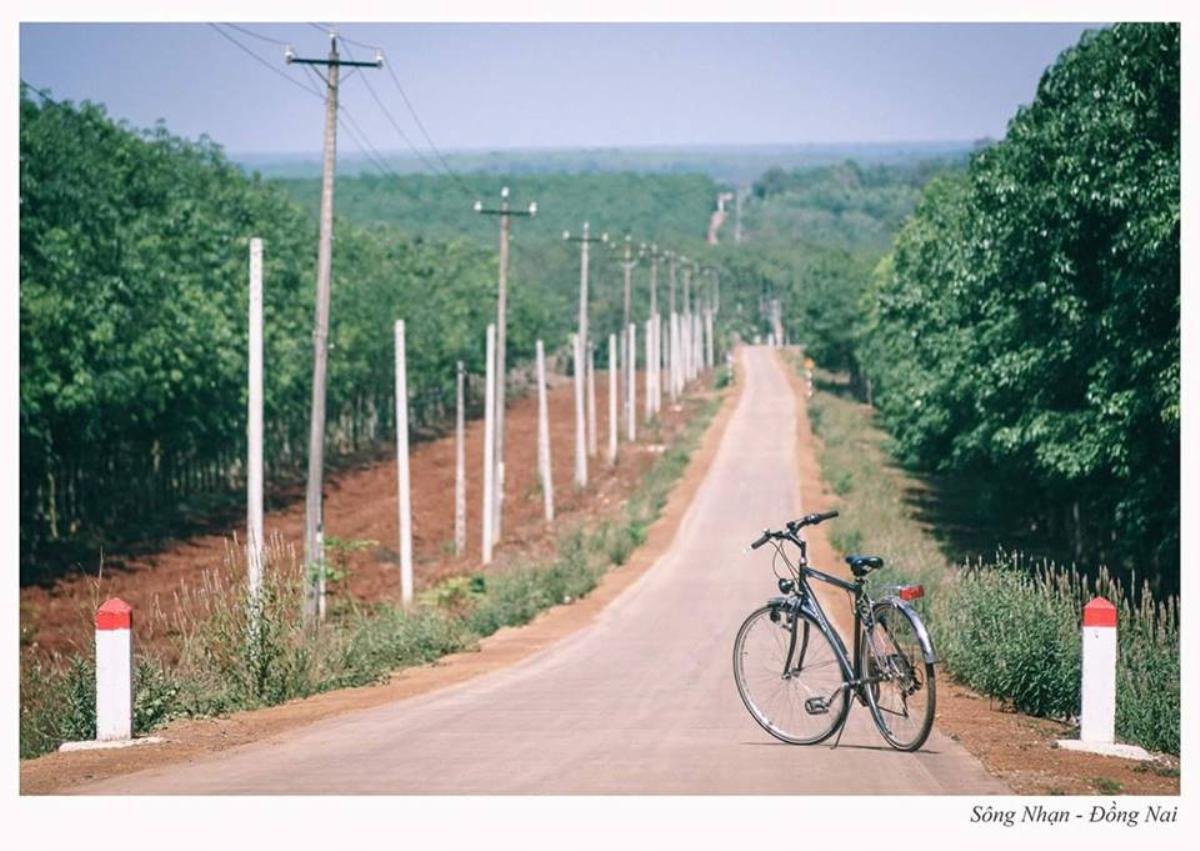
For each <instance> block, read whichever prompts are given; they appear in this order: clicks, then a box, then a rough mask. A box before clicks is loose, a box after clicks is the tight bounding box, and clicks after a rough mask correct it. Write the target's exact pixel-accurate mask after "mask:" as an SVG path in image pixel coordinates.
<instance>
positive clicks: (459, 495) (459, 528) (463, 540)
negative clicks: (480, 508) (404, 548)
mask: <svg viewBox="0 0 1200 851" xmlns="http://www.w3.org/2000/svg"><path fill="white" fill-rule="evenodd" d="M465 383H466V373H465V371H464V370H463V362H462V361H459V362H458V371H457V375H456V378H455V393H454V396H455V416H454V554H455V555H456V556H459V555H462V553H463V550H465V549H466V548H467V446H466V422H465V417H464V413H463V403H464V401H465V400H464V398H463V396H464V389H465V387H464V385H465Z"/></svg>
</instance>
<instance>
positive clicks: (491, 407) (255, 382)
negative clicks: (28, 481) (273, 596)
mask: <svg viewBox="0 0 1200 851" xmlns="http://www.w3.org/2000/svg"><path fill="white" fill-rule="evenodd" d="M262 263H263V258H262V240H260V239H257V238H255V239H252V240H250V310H249V326H250V331H249V399H248V405H249V410H248V425H247V437H248V454H249V457H248V464H247V523H246V527H247V533H246V555H247V566H248V577H249V578H248V582H249V591H250V598H251V603H252V612H251V615H252V617H251V621H252V624H254V623H255V622H256V618H257V606H258V601H259V597H260V593H261V587H262V564H263V513H262V499H263V461H262V458H263V454H262V453H263V349H262V347H263V330H262V328H263V325H262V323H263V318H262V301H263V289H262ZM644 327H645V332H644V339H645V355H644V359H645V361H646V366H647V368H646V371H645V390H646V392H645V404H644V412H645V419H646V421H647V422H649V421H650V420H651V419H652V418H653V417H654V416H655V415H657V414H658V413H659V412H660V411H661V409H662V396H663V389H662V385H663V383H664V381H665V382H666V384H667V388H668V391H669V396H670V399H671V401H672V402H675V401H676V400H677V399H678V397H679V395H680V394H681V393H682V392H683V388H684V385H685V384H686V383H687V382H688V381H691V380H692V379H694V378H695V377H696V376H697V375H698V374H699V371H700V369H701V364H703V367H704V368H707V369H711V368H712V366H713V362H714V360H713V358H714V356H713V350H714V342H713V317H712V312H711V311H708V310H706V311H704V313H703V316H701V314H699V313H693V312H692V311H691V310H688V311H686V312H684V313H682V314H680V313H676V312H674V311H672V313H671V315H670V317H668V318H665V319H664V318H663V317H661V316H659V315H657V314H655V315H654V316H652V317H650V318H649V319H648V320H646V323H645V326H644ZM664 335H666V336H667V340H668V342H669V345H667V346H663V345H662V340H663V336H664ZM394 336H395V373H396V377H395V380H396V395H395V418H396V419H395V422H396V459H397V462H396V463H397V477H396V483H397V512H398V518H397V519H398V528H399V558H400V587H401V599H402V601H403V603H404V604H405V605H408V604H410V603H411V601H412V597H413V565H412V562H413V552H412V489H411V481H410V477H409V464H408V455H409V453H408V442H409V434H408V388H407V366H406V342H405V326H404V320H397V321H396V323H395V327H394ZM496 337H497V335H496V328H495V326H494V325H489V326H488V331H487V381H486V384H487V391H486V397H485V398H486V401H485V420H486V422H485V437H484V488H483V490H484V506H483V522H482V527H483V529H482V536H483V541H482V560H483V563H484V564H488V563H489V562H490V561H491V560H492V554H493V549H494V546H495V544H496V543H498V541H499V534H498V533H499V529H500V512H501V510H502V508H501V504H500V498H501V495H500V491H501V487H500V482H498V481H497V476H498V475H502V472H501V471H500V470H499V469H498V467H497V464H496V443H495V429H494V426H493V423H494V422H495V419H496V417H497V416H498V411H497V409H496V405H497V403H498V398H497V396H498V393H497V392H496V391H497V381H498V380H499V378H498V376H497V375H496V370H497V360H498V352H497V350H496V346H497V339H496ZM572 349H573V355H574V365H575V370H574V371H575V423H576V429H575V484H576V485H577V486H579V487H586V486H587V483H588V457H589V456H594V455H596V453H597V434H596V381H595V352H594V348H593V346H592V345H591V344H590V343H586V342H585V341H584V340H582V339H581V338H580V337H579V335H577V334H576V335H573V337H572ZM537 350H538V358H537V360H538V363H537V372H538V378H537V380H538V468H539V471H538V472H539V479H540V480H541V487H542V493H543V498H544V502H545V516H546V520H547V521H552V520H553V519H554V487H553V483H552V481H551V476H550V447H549V440H550V433H549V424H548V410H547V404H546V399H545V392H546V376H545V352H544V349H543V346H542V342H541V341H540V340H539V341H538V343H537ZM608 359H609V365H610V369H609V423H608V425H609V430H608V432H609V442H608V453H607V454H608V460H609V463H610V464H615V463H616V460H617V452H618V439H619V416H620V414H619V407H620V403H619V401H618V400H620V399H621V398H622V395H623V397H624V398H623V404H624V407H625V420H626V422H625V430H626V439H627V440H628V441H630V442H632V441H635V440H636V439H637V415H636V408H637V326H636V325H635V324H633V323H631V324H630V325H629V326H628V327H627V328H626V329H625V330H624V331H623V333H622V334H621V341H620V346H618V338H617V336H616V335H610V337H609V358H608ZM622 361H624V363H623V364H622ZM465 378H466V376H465V372H464V370H463V365H462V363H461V362H459V363H458V365H457V375H456V382H455V392H456V420H455V443H456V446H455V493H454V509H455V510H454V550H455V553H456V554H461V553H462V552H463V551H464V550H465V549H466V536H467V531H466V484H465V482H466V457H465V423H464V415H463V408H464V387H465ZM622 379H623V380H624V383H625V387H624V388H620V383H621V381H622ZM622 389H623V390H624V393H623V394H622V392H621V391H622ZM322 602H323V601H322ZM321 608H322V609H323V608H324V607H323V606H322V607H321Z"/></svg>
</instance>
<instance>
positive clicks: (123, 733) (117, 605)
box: [59, 597, 162, 751]
mask: <svg viewBox="0 0 1200 851" xmlns="http://www.w3.org/2000/svg"><path fill="white" fill-rule="evenodd" d="M160 741H162V739H159V738H155V737H153V736H148V737H146V738H142V739H134V738H133V607H132V606H130V605H129V604H128V603H126V602H125V601H124V600H122V599H121V598H120V597H113V598H111V599H109V600H106V601H105V602H104V604H103V605H102V606H101V607H100V608H99V609H97V610H96V739H95V741H91V742H66V743H65V744H63V745H62V747H61V748H59V749H60V750H64V751H73V750H88V749H91V748H120V747H125V746H127V745H139V744H152V743H154V742H160Z"/></svg>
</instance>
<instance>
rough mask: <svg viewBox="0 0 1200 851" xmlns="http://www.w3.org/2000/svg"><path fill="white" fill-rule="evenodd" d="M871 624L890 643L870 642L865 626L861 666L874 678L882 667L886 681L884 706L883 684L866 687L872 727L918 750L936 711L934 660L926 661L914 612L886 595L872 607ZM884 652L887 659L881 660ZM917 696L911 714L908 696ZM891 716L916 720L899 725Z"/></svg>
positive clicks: (898, 744)
mask: <svg viewBox="0 0 1200 851" xmlns="http://www.w3.org/2000/svg"><path fill="white" fill-rule="evenodd" d="M873 614H874V618H875V629H876V630H882V635H884V636H885V637H886V640H887V641H888V642H889V643H890V647H889V648H884V652H883V653H880V652H879V651H878V650H877V649H876V648H875V647H874V646H873V645H872V635H871V634H870V633H868V631H867V630H865V629H864V630H863V660H862V670H863V675H864V676H865V677H874V676H876V672H878V671H882V672H883V673H884V674H885V675H886V676H888V679H887V680H885V681H884V685H887V686H890V688H889V689H888V690H887V691H888V697H887V700H886V703H887V704H888V705H887V707H886V708H885V706H884V703H885V701H883V700H881V697H882V696H883V695H884V692H885V689H884V688H883V687H882V686H881V684H880V683H872V684H871V686H870V687H869V688H864V689H863V692H864V693H865V694H866V698H867V705H868V706H869V707H870V709H871V716H872V717H873V718H874V719H875V726H876V727H878V728H879V733H880V735H882V736H883V738H884V740H886V741H887V743H888V744H889V745H891V746H892V747H893V748H895V749H896V750H898V751H904V752H911V751H915V750H919V749H920V748H921V746H922V745H924V744H925V740H926V739H928V738H929V733H930V731H932V729H933V716H934V714H935V712H936V711H937V681H936V677H935V676H934V671H933V663H932V662H926V661H925V657H924V655H923V654H922V652H921V646H920V642H919V641H918V639H917V635H918V632H919V631H918V629H917V620H919V619H917V616H916V614H915V613H911V612H909V611H908V610H906V609H904V608H902V607H901V606H898V605H896V604H895V603H894V602H892V601H889V600H882V601H880V602H878V603H876V604H875V607H874V609H873ZM880 655H883V656H885V657H886V658H883V659H880V658H879V656H880ZM918 694H919V695H921V699H920V700H919V701H912V705H913V706H915V707H919V709H918V712H917V713H914V715H911V716H910V715H909V713H908V710H909V704H910V700H909V699H910V698H911V697H913V696H915V695H918ZM889 718H897V719H900V718H903V719H910V720H911V721H914V722H915V723H909V724H906V725H902V724H901V723H899V722H898V721H890V722H889V720H888V719H889ZM902 727H906V728H907V729H909V730H911V733H909V734H907V735H905V734H902V733H900V732H899V730H900V728H902Z"/></svg>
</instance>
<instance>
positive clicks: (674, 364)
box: [667, 313, 679, 405]
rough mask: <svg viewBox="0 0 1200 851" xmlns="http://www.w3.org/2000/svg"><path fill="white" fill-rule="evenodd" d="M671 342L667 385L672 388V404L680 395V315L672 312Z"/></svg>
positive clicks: (668, 354)
mask: <svg viewBox="0 0 1200 851" xmlns="http://www.w3.org/2000/svg"><path fill="white" fill-rule="evenodd" d="M669 335H670V336H669V338H668V339H669V344H668V352H667V363H668V366H667V385H668V388H669V389H670V391H671V393H670V397H671V404H672V405H673V404H675V399H676V397H677V396H678V395H679V316H678V315H677V314H674V313H672V314H671V327H670V329H669Z"/></svg>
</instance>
